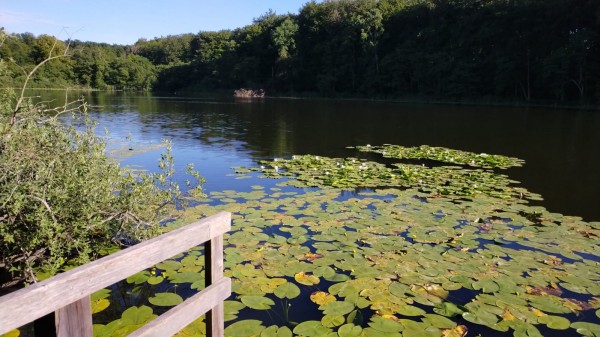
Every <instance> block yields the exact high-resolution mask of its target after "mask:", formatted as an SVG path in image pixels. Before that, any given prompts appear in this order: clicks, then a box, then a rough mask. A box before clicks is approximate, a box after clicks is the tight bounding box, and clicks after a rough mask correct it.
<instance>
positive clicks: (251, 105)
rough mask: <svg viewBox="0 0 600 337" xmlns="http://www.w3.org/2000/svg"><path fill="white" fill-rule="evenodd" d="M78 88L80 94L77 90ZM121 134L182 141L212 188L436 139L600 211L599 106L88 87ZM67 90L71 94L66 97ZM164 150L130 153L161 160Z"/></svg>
mask: <svg viewBox="0 0 600 337" xmlns="http://www.w3.org/2000/svg"><path fill="white" fill-rule="evenodd" d="M72 96H73V98H75V97H76V94H75V93H73V94H72ZM85 96H86V99H87V100H88V102H89V103H90V104H92V105H95V106H98V108H95V109H94V110H95V111H99V112H98V113H94V116H95V117H96V118H97V119H98V120H99V122H100V127H106V128H107V129H108V130H109V131H110V133H111V137H112V138H113V139H117V140H118V139H125V138H126V137H127V136H128V135H129V136H131V139H132V141H133V142H143V143H144V144H150V143H158V142H160V139H161V138H167V139H170V140H172V141H173V144H174V152H175V158H176V161H177V163H179V164H181V165H184V164H185V163H187V162H193V163H195V165H196V168H197V169H198V170H199V171H200V172H201V174H202V175H203V176H205V177H206V178H207V181H208V182H207V185H206V189H207V190H209V191H210V190H223V189H232V188H236V184H237V183H238V181H236V180H234V179H231V177H227V176H226V175H227V174H229V173H232V171H231V169H230V167H231V166H237V165H253V164H254V163H255V162H256V161H257V160H258V159H263V158H273V157H283V156H291V155H292V154H309V153H310V154H315V155H322V156H332V157H341V156H355V155H356V153H355V152H353V151H350V150H348V149H346V147H347V146H351V145H364V144H372V145H379V144H384V143H390V144H398V145H406V146H414V145H422V144H427V145H431V146H444V147H450V148H455V149H460V150H466V151H474V152H485V153H490V154H503V155H508V156H514V157H519V158H522V159H524V160H525V161H526V165H525V166H524V167H520V168H514V169H511V170H508V171H507V174H508V175H509V176H510V177H511V178H513V179H515V180H518V181H521V183H522V185H523V186H524V187H525V188H527V189H529V190H531V191H533V192H536V193H539V194H541V195H542V196H543V197H544V199H545V200H544V201H543V202H541V205H543V206H545V207H546V208H547V209H548V210H550V211H552V212H558V213H563V214H567V215H576V216H580V217H582V218H584V219H585V220H587V221H599V220H600V201H599V198H598V192H600V132H599V131H600V111H577V110H564V109H558V108H557V109H553V108H515V107H488V106H461V105H437V104H404V103H390V102H369V101H334V100H314V99H264V100H257V101H236V100H234V99H233V98H230V97H208V96H204V97H195V98H192V97H155V96H150V95H136V94H129V93H116V94H111V93H102V92H93V93H88V94H86V95H85ZM58 97H59V96H58V95H57V100H61V101H62V100H64V94H61V96H60V97H62V98H60V99H58ZM156 159H157V152H150V153H146V154H144V155H139V156H136V157H134V158H131V159H128V160H126V163H128V164H141V165H144V166H146V167H147V168H149V167H153V166H155V165H154V162H155V161H156Z"/></svg>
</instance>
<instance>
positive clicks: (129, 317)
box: [121, 305, 158, 325]
mask: <svg viewBox="0 0 600 337" xmlns="http://www.w3.org/2000/svg"><path fill="white" fill-rule="evenodd" d="M156 317H158V316H157V315H154V314H153V313H152V308H150V307H148V306H145V305H142V306H141V307H130V308H127V310H125V311H124V312H123V314H121V319H122V321H123V323H124V324H125V325H141V324H145V323H147V322H149V321H151V320H153V319H154V318H156Z"/></svg>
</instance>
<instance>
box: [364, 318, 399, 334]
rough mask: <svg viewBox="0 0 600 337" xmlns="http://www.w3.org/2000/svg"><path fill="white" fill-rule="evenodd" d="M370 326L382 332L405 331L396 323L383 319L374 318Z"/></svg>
mask: <svg viewBox="0 0 600 337" xmlns="http://www.w3.org/2000/svg"><path fill="white" fill-rule="evenodd" d="M369 326H370V327H371V328H373V329H375V330H377V331H380V332H384V333H385V332H392V333H393V332H400V331H402V330H404V326H403V325H402V324H400V323H398V322H396V321H393V320H391V319H387V318H383V317H373V318H371V322H369Z"/></svg>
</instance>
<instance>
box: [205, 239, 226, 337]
mask: <svg viewBox="0 0 600 337" xmlns="http://www.w3.org/2000/svg"><path fill="white" fill-rule="evenodd" d="M204 256H205V266H206V273H205V277H206V285H207V286H209V285H211V284H214V283H215V282H218V281H219V280H220V279H222V278H223V236H222V235H220V236H217V237H215V238H213V239H212V240H209V241H206V242H205V243H204ZM224 330H225V307H224V305H223V303H220V304H217V305H216V306H214V307H213V308H212V310H210V311H208V312H207V313H206V336H207V337H223V336H224V334H223V331H224Z"/></svg>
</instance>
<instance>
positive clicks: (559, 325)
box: [538, 315, 571, 330]
mask: <svg viewBox="0 0 600 337" xmlns="http://www.w3.org/2000/svg"><path fill="white" fill-rule="evenodd" d="M538 322H540V323H542V324H545V325H546V326H548V327H549V328H550V329H554V330H566V329H568V328H569V326H570V325H571V322H570V321H569V320H568V319H566V318H564V317H561V316H552V315H546V316H542V317H539V318H538Z"/></svg>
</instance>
